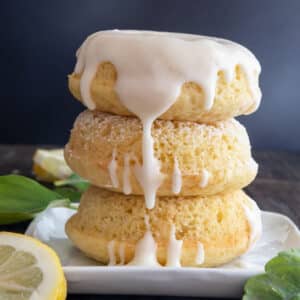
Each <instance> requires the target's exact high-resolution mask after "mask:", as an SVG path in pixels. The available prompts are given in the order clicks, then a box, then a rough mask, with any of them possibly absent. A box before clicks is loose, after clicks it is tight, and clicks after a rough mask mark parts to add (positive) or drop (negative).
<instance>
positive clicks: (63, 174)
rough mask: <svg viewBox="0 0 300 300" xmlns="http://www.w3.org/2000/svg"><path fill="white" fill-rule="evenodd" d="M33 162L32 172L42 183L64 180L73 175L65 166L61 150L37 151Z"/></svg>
mask: <svg viewBox="0 0 300 300" xmlns="http://www.w3.org/2000/svg"><path fill="white" fill-rule="evenodd" d="M33 162H34V164H33V172H34V174H35V175H36V177H37V178H38V179H39V180H42V181H49V182H53V181H55V180H58V179H66V178H68V177H69V176H70V175H71V174H72V173H73V172H72V170H71V169H70V168H69V167H68V165H67V164H66V161H65V158H64V150H63V149H54V150H44V149H37V150H36V152H35V154H34V156H33Z"/></svg>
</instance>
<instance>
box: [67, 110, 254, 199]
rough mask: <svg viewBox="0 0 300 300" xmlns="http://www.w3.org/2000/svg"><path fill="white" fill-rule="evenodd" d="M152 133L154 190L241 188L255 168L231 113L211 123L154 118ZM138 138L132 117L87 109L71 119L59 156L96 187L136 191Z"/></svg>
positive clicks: (139, 191)
mask: <svg viewBox="0 0 300 300" xmlns="http://www.w3.org/2000/svg"><path fill="white" fill-rule="evenodd" d="M152 137H153V139H154V155H155V157H156V158H157V159H158V161H159V163H160V169H161V173H162V174H163V180H162V183H161V185H160V186H159V188H158V190H157V195H158V196H172V195H173V196H174V195H183V196H188V195H199V196H205V195H214V194H217V193H220V192H227V191H232V190H236V189H241V188H243V187H245V186H246V185H248V184H249V183H250V182H251V181H252V180H253V179H254V178H255V176H256V174H257V164H256V163H255V161H254V160H253V158H252V156H251V149H250V143H249V139H248V135H247V132H246V130H245V129H244V127H243V126H242V125H241V124H240V123H239V122H238V121H236V120H234V119H230V120H227V121H222V122H217V123H215V124H214V125H205V124H198V123H194V122H180V121H166V120H156V121H155V122H154V124H153V126H152ZM141 143H142V126H141V122H140V121H139V120H138V119H137V118H134V117H122V116H117V115H111V114H107V113H101V112H97V111H88V110H87V111H85V112H83V113H81V114H80V115H79V116H78V118H77V120H76V121H75V124H74V128H73V130H72V132H71V136H70V140H69V143H68V144H67V145H66V147H65V159H66V161H67V163H68V165H69V166H70V168H71V169H72V170H73V171H74V172H75V173H77V174H79V175H80V176H81V177H83V178H85V179H87V180H89V181H90V182H91V183H92V184H94V185H96V186H98V187H104V188H107V189H110V190H113V191H117V192H123V193H125V194H138V195H141V194H143V189H142V188H141V186H140V184H139V181H138V178H137V177H138V175H136V172H135V170H136V166H138V165H141V163H142V161H143V159H142V145H141ZM176 176H177V179H176ZM178 177H179V182H178ZM174 178H175V179H174Z"/></svg>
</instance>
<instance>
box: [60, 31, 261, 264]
mask: <svg viewBox="0 0 300 300" xmlns="http://www.w3.org/2000/svg"><path fill="white" fill-rule="evenodd" d="M259 74H260V65H259V63H258V61H257V60H256V58H255V56H254V55H253V54H252V53H251V52H250V51H249V50H247V49H246V48H244V47H242V46H240V45H238V44H236V43H233V42H230V41H226V40H222V39H217V38H210V37H203V36H196V35H186V34H175V33H163V32H142V31H117V30H114V31H100V32H97V33H95V34H93V35H91V36H90V37H88V38H87V39H86V41H85V42H84V43H83V44H82V46H81V47H80V48H79V50H78V52H77V64H76V67H75V70H74V72H73V73H72V74H71V75H70V76H69V89H70V91H71V93H72V94H73V95H74V97H75V98H76V99H78V100H79V101H81V102H82V103H83V104H85V105H86V106H87V108H88V110H86V111H84V112H83V113H81V114H80V115H79V116H78V118H77V120H76V121H75V124H74V127H73V130H72V132H71V136H70V140H69V142H68V144H67V145H66V147H65V158H66V161H67V163H68V165H69V166H70V168H71V169H72V170H73V171H74V172H76V173H77V174H78V175H80V176H81V177H83V178H85V179H87V180H88V181H89V182H90V183H91V187H90V188H89V189H88V190H87V191H86V192H85V193H84V194H83V196H82V199H81V202H80V206H79V209H78V212H77V213H76V214H75V215H74V216H73V217H72V218H71V219H70V220H69V221H68V223H67V225H66V232H67V234H68V236H69V238H70V239H71V240H72V241H73V242H74V244H75V245H76V246H77V247H78V248H79V249H80V250H82V251H83V252H84V253H85V254H86V255H88V256H89V257H92V258H94V259H96V260H98V261H100V262H102V263H104V264H109V265H127V264H129V265H143V266H169V267H179V266H197V267H211V266H218V265H221V264H224V263H227V262H229V261H231V260H233V259H234V258H236V257H238V256H240V255H242V254H244V253H245V252H246V251H247V250H248V249H249V248H251V247H252V246H253V245H254V244H255V242H256V241H257V240H258V239H259V237H260V235H261V215H260V210H259V208H258V207H257V205H256V203H255V202H254V201H253V200H252V199H250V198H249V197H248V196H247V195H246V194H245V193H244V192H243V191H242V189H243V188H244V187H245V186H247V185H248V184H250V183H251V182H252V181H253V180H254V178H255V176H256V174H257V164H256V162H255V161H254V160H253V158H252V156H251V146H250V142H249V138H248V135H247V132H246V130H245V128H244V127H243V126H242V125H241V124H240V123H239V122H238V121H237V120H235V119H234V117H236V116H239V115H243V114H249V113H252V112H253V111H255V110H256V109H257V107H258V106H259V102H260V98H261V93H260V89H259V85H258V78H259Z"/></svg>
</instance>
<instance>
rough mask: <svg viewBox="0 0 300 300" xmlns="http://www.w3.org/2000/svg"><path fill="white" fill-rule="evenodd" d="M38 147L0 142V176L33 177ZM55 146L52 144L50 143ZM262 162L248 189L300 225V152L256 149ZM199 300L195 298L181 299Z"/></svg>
mask: <svg viewBox="0 0 300 300" xmlns="http://www.w3.org/2000/svg"><path fill="white" fill-rule="evenodd" d="M36 147H37V146H30V145H0V175H4V174H9V173H17V174H21V175H25V176H32V173H31V167H32V155H33V153H34V151H35V149H36ZM47 147H50V148H52V147H51V146H47ZM253 155H254V158H255V159H256V161H257V162H258V163H259V166H260V167H259V174H258V176H257V178H256V180H255V181H254V182H253V183H252V184H251V185H250V186H249V187H247V188H246V191H247V193H248V194H249V195H250V196H251V197H252V198H253V199H255V201H256V202H257V203H258V205H259V206H260V208H261V209H263V210H269V211H275V212H279V213H283V214H285V215H287V216H288V217H290V218H291V219H292V220H293V221H294V222H295V223H296V224H297V225H298V226H300V153H291V152H274V151H254V154H253ZM27 225H28V223H27V222H24V223H20V224H16V225H10V226H0V230H7V231H16V232H24V230H25V228H26V226H27ZM100 298H101V299H107V300H116V299H122V300H125V299H135V300H139V299H149V300H152V299H160V298H163V299H164V300H167V299H175V298H176V297H144V296H143V297H142V296H113V295H101V296H97V295H69V296H68V299H70V300H79V299H80V300H96V299H100ZM180 299H184V300H187V299H195V298H187V297H185V298H180ZM198 299H200V298H198Z"/></svg>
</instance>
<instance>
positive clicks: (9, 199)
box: [0, 175, 64, 224]
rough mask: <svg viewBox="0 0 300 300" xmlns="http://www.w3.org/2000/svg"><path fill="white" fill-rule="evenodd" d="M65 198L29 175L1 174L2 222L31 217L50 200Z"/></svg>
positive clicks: (0, 218)
mask: <svg viewBox="0 0 300 300" xmlns="http://www.w3.org/2000/svg"><path fill="white" fill-rule="evenodd" d="M63 198H64V197H63V196H62V195H60V194H58V193H56V192H54V191H51V190H49V189H48V188H46V187H44V186H42V185H40V184H39V183H38V182H36V181H34V180H32V179H29V178H27V177H24V176H19V175H7V176H0V224H10V223H14V222H20V221H24V220H28V219H31V218H32V217H33V216H34V215H35V214H36V213H38V212H41V211H43V210H44V209H45V208H46V207H47V206H48V205H49V203H50V202H52V201H54V200H58V199H63Z"/></svg>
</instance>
